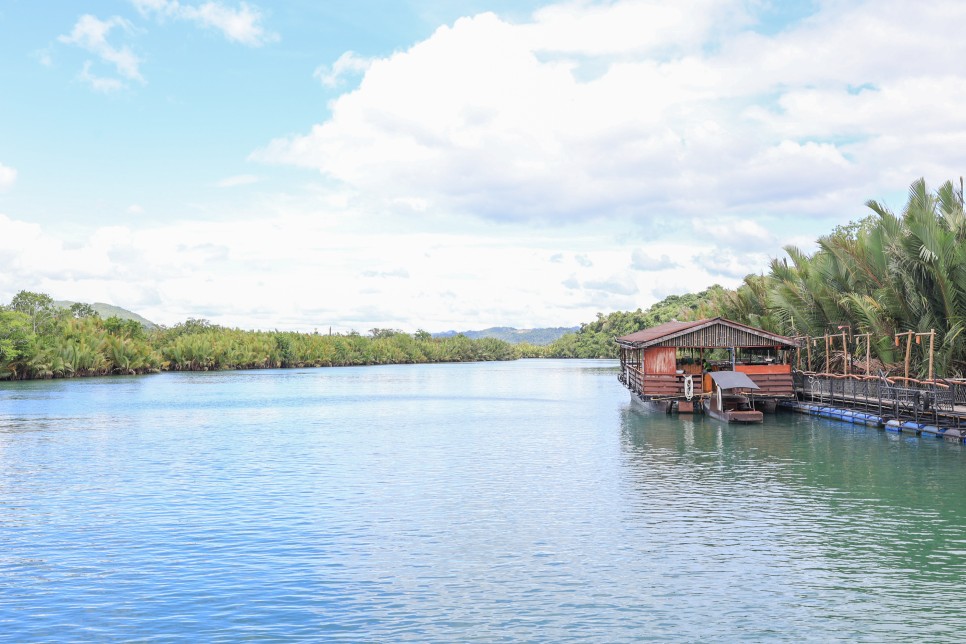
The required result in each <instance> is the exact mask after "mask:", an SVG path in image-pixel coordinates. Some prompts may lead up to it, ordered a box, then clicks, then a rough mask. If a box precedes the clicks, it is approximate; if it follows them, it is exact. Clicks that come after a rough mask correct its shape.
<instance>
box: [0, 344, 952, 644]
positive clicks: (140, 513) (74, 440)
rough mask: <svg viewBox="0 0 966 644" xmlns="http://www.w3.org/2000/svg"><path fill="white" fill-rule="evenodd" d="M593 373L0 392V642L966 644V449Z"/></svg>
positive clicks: (351, 376) (510, 366)
mask: <svg viewBox="0 0 966 644" xmlns="http://www.w3.org/2000/svg"><path fill="white" fill-rule="evenodd" d="M616 374H617V370H616V367H615V364H614V363H613V362H609V361H532V360H531V361H519V362H514V363H494V364H474V365H469V364H467V365H460V364H457V365H423V366H393V367H372V368H346V369H305V370H291V371H261V372H236V373H205V374H160V375H157V376H150V377H144V378H117V379H94V380H86V381H70V382H64V381H60V382H45V383H6V384H0V543H2V544H3V548H2V549H0V575H2V576H0V623H2V624H3V628H0V640H5V641H24V640H27V641H38V640H45V641H46V640H89V639H95V640H119V639H131V638H143V639H149V638H152V639H188V638H190V639H202V640H210V639H221V640H232V641H234V640H237V639H306V640H312V641H318V640H346V641H396V640H402V639H408V640H416V641H439V642H449V641H463V640H471V639H473V640H484V641H489V640H514V641H517V640H543V641H566V640H576V639H590V640H593V641H626V640H636V639H643V638H657V639H670V640H709V639H710V640H726V641H732V640H735V639H739V638H742V639H750V640H761V639H772V638H782V639H795V640H798V639H812V640H823V641H824V640H831V639H846V640H869V641H882V640H889V641H895V640H916V641H921V640H928V641H942V640H955V639H957V638H958V637H959V634H960V633H961V632H962V630H963V627H964V626H966V615H964V614H963V609H962V608H961V607H960V604H959V603H958V602H955V601H952V600H954V599H956V598H957V597H958V590H959V588H961V587H962V586H963V583H964V580H966V570H964V565H966V564H964V557H963V555H964V553H966V543H964V541H966V512H964V510H966V507H964V502H963V500H962V494H961V493H960V487H961V482H962V480H963V477H964V475H966V474H964V473H966V462H964V460H966V450H964V449H963V446H961V445H958V444H951V443H943V442H942V441H938V440H935V439H928V438H927V439H917V438H910V437H908V436H899V435H895V434H886V433H883V432H879V431H877V430H875V429H871V428H865V427H854V426H851V425H845V424H837V423H834V422H832V421H828V420H824V419H816V418H813V417H809V416H800V415H795V414H779V415H777V416H770V417H767V419H766V422H765V423H764V424H763V425H759V426H729V425H725V424H722V423H720V422H719V421H716V420H713V419H710V418H707V417H704V416H694V417H687V416H666V415H665V414H664V413H653V414H645V413H641V412H639V411H636V410H632V409H631V408H630V406H629V403H628V396H627V394H626V392H625V390H624V389H623V388H622V387H621V386H620V385H619V383H618V382H617V380H616Z"/></svg>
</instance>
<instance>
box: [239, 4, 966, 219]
mask: <svg viewBox="0 0 966 644" xmlns="http://www.w3.org/2000/svg"><path fill="white" fill-rule="evenodd" d="M756 7H757V5H755V4H753V3H751V4H749V3H746V2H738V1H737V0H735V1H732V0H689V1H687V2H680V3H670V4H669V3H665V2H655V1H637V0H624V1H617V2H611V3H601V4H591V3H584V2H575V3H567V4H561V5H555V6H552V7H548V8H546V9H543V10H541V11H539V12H538V13H536V14H535V15H534V16H533V18H532V19H531V20H529V21H522V22H517V23H510V22H507V21H504V20H501V19H500V18H498V17H497V16H495V15H493V14H481V15H477V16H474V17H472V18H464V19H460V20H458V21H456V23H454V24H453V25H452V26H446V27H441V28H440V29H438V30H437V31H436V32H435V33H434V34H433V35H432V36H431V37H429V38H428V39H426V40H424V41H422V42H419V43H417V44H416V45H414V46H413V47H411V48H410V49H409V50H407V51H403V52H397V53H395V54H393V55H391V56H388V57H385V58H382V59H378V60H375V61H366V65H368V68H367V70H366V71H365V76H364V78H363V80H362V82H361V83H360V84H359V86H358V88H356V89H354V90H352V91H349V92H347V93H345V94H343V95H341V96H340V97H339V98H337V99H336V100H335V101H333V103H332V104H331V116H330V117H329V118H328V119H327V120H325V121H323V122H321V123H319V124H317V125H315V126H314V127H313V128H312V129H311V131H309V132H307V133H305V134H303V135H300V136H292V137H289V138H281V139H276V140H274V141H272V142H271V143H269V144H268V145H267V146H266V147H264V148H263V149H262V150H259V151H257V152H256V153H255V154H253V158H255V159H260V160H263V161H269V162H276V163H286V164H295V165H300V166H305V167H310V168H315V169H317V170H319V171H320V172H321V173H322V174H323V175H325V176H327V177H331V178H335V179H337V180H340V181H342V182H344V183H345V184H347V185H348V186H351V187H352V188H353V189H356V190H359V191H362V192H365V193H367V194H370V195H374V196H379V197H382V198H384V199H386V200H388V201H390V202H391V201H393V200H396V199H400V198H404V199H420V200H422V201H423V202H424V203H425V204H426V205H427V206H426V207H427V211H430V212H461V213H470V214H473V215H476V216H479V217H483V218H487V219H497V220H503V221H526V220H528V221H534V220H537V221H549V220H553V221H577V220H587V219H592V218H595V217H612V216H615V215H618V216H633V217H635V218H636V220H637V221H639V222H641V223H646V222H648V221H654V220H656V219H657V218H660V217H671V218H680V217H685V218H686V219H690V218H691V217H693V216H698V215H700V216H709V215H711V216H715V217H717V216H719V215H725V216H730V217H759V216H761V215H764V214H770V215H772V216H773V217H777V216H784V215H795V216H796V217H798V219H797V221H798V222H799V223H801V222H805V221H807V220H809V219H812V218H815V217H826V218H829V219H832V220H835V219H839V218H841V216H842V214H843V213H845V212H854V210H855V209H856V207H857V205H860V204H861V203H862V202H863V201H864V200H865V199H868V198H869V197H870V196H874V195H877V194H881V193H882V192H883V191H885V190H894V189H895V185H896V183H897V182H898V183H899V185H907V184H908V183H909V182H910V181H912V180H913V179H915V178H916V177H918V176H921V175H928V176H927V178H930V179H932V180H933V181H935V182H938V181H941V180H945V179H946V178H948V177H951V176H958V175H957V174H956V173H957V172H960V171H961V168H960V167H959V166H961V160H960V159H959V158H958V157H957V154H956V153H955V151H954V150H955V149H957V148H956V147H955V146H952V145H950V144H949V142H950V141H955V140H958V139H959V138H960V137H961V136H962V135H963V133H964V132H966V112H964V111H963V110H962V109H961V106H962V104H963V100H964V99H966V78H964V77H963V76H962V75H961V74H957V73H956V72H949V71H948V70H949V66H948V61H949V60H958V59H960V58H962V59H966V39H963V38H961V37H960V35H959V34H958V33H957V31H956V28H955V27H954V26H953V25H956V24H962V22H963V21H964V20H966V5H963V4H962V3H957V2H951V1H949V2H937V3H933V4H930V6H929V7H928V8H926V9H923V8H916V7H913V6H912V5H909V4H907V3H904V2H899V1H898V0H896V1H892V2H875V3H872V2H859V3H821V4H817V5H816V14H815V15H814V16H812V17H810V18H809V19H808V20H805V21H801V22H799V23H796V24H793V25H789V26H788V27H787V28H786V29H784V30H782V31H781V32H780V33H778V34H775V35H763V34H760V33H756V32H755V31H754V26H755V20H756V17H755V15H754V13H753V11H754V10H755V8H756ZM340 60H343V62H344V63H345V64H346V65H348V63H349V62H351V61H353V60H354V59H353V58H351V57H348V56H346V57H345V58H344V59H340ZM588 66H589V67H592V68H593V69H594V70H595V73H594V74H592V75H590V77H588V76H587V74H586V73H585V69H584V68H586V67H588ZM335 67H336V66H335V65H334V66H333V69H331V70H325V71H324V72H320V73H319V76H320V78H323V77H324V78H332V79H333V80H334V79H336V78H338V74H337V73H336V70H335ZM361 67H362V65H359V67H357V68H356V69H361ZM941 140H945V141H946V145H937V143H938V141H941ZM926 141H929V142H930V143H929V144H928V145H927V144H926V143H925V142H926ZM896 175H902V176H899V177H898V178H897V177H896ZM784 225H786V226H792V225H793V224H791V223H788V222H786V223H785V224H784Z"/></svg>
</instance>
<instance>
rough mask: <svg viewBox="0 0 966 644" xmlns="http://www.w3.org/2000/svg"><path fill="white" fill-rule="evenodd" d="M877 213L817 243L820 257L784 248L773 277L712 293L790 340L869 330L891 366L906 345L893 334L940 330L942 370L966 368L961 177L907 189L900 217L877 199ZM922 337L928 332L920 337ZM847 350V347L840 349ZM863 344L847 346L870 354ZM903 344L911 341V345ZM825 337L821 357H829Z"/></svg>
mask: <svg viewBox="0 0 966 644" xmlns="http://www.w3.org/2000/svg"><path fill="white" fill-rule="evenodd" d="M866 205H867V206H868V208H869V209H870V210H871V211H872V214H871V215H869V216H868V217H866V218H865V219H863V220H861V221H859V222H854V223H852V224H850V225H849V226H845V227H839V228H837V229H836V230H835V231H833V232H832V234H830V235H828V236H825V237H822V238H821V239H819V249H818V250H817V251H816V252H815V253H814V254H812V255H808V254H805V253H803V252H801V251H800V250H799V249H797V248H794V247H791V246H789V247H786V248H785V252H786V253H787V254H788V258H787V259H775V260H772V262H771V266H770V268H769V271H768V273H767V274H762V275H749V276H748V277H746V278H745V280H744V284H743V285H742V286H741V287H740V288H738V289H737V290H736V291H726V292H721V293H719V294H718V295H717V296H715V298H714V307H713V310H714V312H715V314H719V315H722V316H724V317H727V318H730V319H733V320H736V321H739V322H745V323H747V324H751V325H754V326H760V327H763V328H765V329H769V330H771V331H775V332H778V333H783V334H785V335H789V336H809V337H811V338H815V337H819V338H821V337H822V336H824V335H826V334H836V333H840V332H842V330H845V331H846V332H847V333H848V334H849V335H851V336H853V337H854V336H856V335H859V334H863V333H871V336H870V337H871V340H872V347H871V349H872V355H873V357H874V358H875V359H877V360H879V361H880V362H881V363H883V364H884V365H886V366H889V365H891V366H892V370H893V372H897V371H899V369H897V368H896V365H897V363H900V362H902V361H903V360H904V357H905V355H904V353H905V349H904V348H903V349H901V350H900V349H899V348H898V347H897V345H896V341H895V337H896V336H895V334H897V333H903V332H907V331H912V332H915V333H928V332H929V331H930V330H935V332H936V336H935V373H937V374H940V375H945V376H950V377H951V376H958V375H963V374H964V373H966V335H964V333H963V331H964V330H966V213H964V209H963V188H962V180H960V185H959V187H958V189H957V188H956V186H955V185H954V184H953V183H952V182H946V183H945V184H943V185H942V186H941V187H940V188H939V189H938V190H936V191H935V192H930V191H929V190H928V189H927V187H926V183H925V181H923V180H921V179H920V180H918V181H916V182H914V183H913V184H912V185H911V186H910V188H909V197H908V200H907V202H906V204H905V206H904V208H903V210H902V213H901V214H898V215H897V214H894V213H893V212H892V211H890V210H889V209H888V208H886V207H885V206H883V205H882V204H880V203H878V202H876V201H869V202H867V204H866ZM921 339H923V338H921ZM836 346H837V348H838V349H839V351H841V345H836ZM864 346H865V345H864V343H863V342H855V341H853V342H852V343H851V344H850V345H849V353H850V355H852V356H863V354H864ZM902 346H903V347H904V346H905V344H904V343H903V344H902ZM912 348H913V355H912V370H913V373H914V374H918V375H919V376H925V375H926V374H927V371H928V342H926V341H924V342H922V343H921V344H917V345H913V347H912ZM824 351H825V346H824V343H823V342H819V343H817V344H816V345H815V347H814V353H815V354H816V355H817V356H819V357H821V356H823V355H824Z"/></svg>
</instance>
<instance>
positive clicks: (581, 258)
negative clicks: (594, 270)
mask: <svg viewBox="0 0 966 644" xmlns="http://www.w3.org/2000/svg"><path fill="white" fill-rule="evenodd" d="M574 259H575V260H576V261H577V263H578V264H580V265H581V266H583V267H584V268H589V267H591V266H593V265H594V262H592V261H590V258H589V257H587V255H575V256H574Z"/></svg>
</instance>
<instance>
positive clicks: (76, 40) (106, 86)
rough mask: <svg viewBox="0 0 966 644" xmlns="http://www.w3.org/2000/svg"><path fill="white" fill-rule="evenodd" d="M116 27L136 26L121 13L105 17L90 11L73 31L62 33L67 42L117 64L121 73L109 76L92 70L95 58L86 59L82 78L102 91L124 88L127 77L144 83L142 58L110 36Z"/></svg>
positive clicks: (115, 68) (65, 42)
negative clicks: (111, 39)
mask: <svg viewBox="0 0 966 644" xmlns="http://www.w3.org/2000/svg"><path fill="white" fill-rule="evenodd" d="M115 29H120V30H121V31H122V32H127V33H130V32H131V31H133V26H132V25H131V23H130V22H128V21H127V20H125V19H124V18H121V17H120V16H113V17H111V18H108V19H107V20H101V19H99V18H97V17H95V16H92V15H90V14H85V15H83V16H81V17H80V18H79V19H78V20H77V22H76V23H75V24H74V28H73V29H72V30H71V32H70V33H69V34H66V35H63V36H59V37H58V38H57V40H58V41H60V42H61V43H63V44H65V45H75V46H77V47H80V48H81V49H84V50H86V51H88V52H90V53H92V54H94V55H95V56H97V57H98V58H99V59H100V60H101V62H102V63H105V64H107V65H110V66H113V68H114V71H115V73H116V74H117V76H115V77H106V76H101V75H97V74H95V73H93V72H92V71H91V69H92V66H93V63H92V61H86V62H85V63H84V67H83V69H82V70H81V72H80V74H79V78H80V79H81V80H82V81H84V82H86V83H88V84H89V85H90V86H91V87H92V88H94V89H95V90H98V91H104V92H111V91H116V90H119V89H121V88H122V87H124V85H125V82H124V81H125V80H127V81H132V80H133V81H138V82H140V83H144V77H143V76H141V71H140V65H141V59H140V58H139V57H138V56H137V55H136V54H135V53H134V51H133V50H131V48H130V47H128V46H127V45H123V46H120V47H118V46H115V45H112V44H111V43H110V42H109V41H108V37H109V36H110V34H111V32H112V31H114V30H115Z"/></svg>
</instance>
